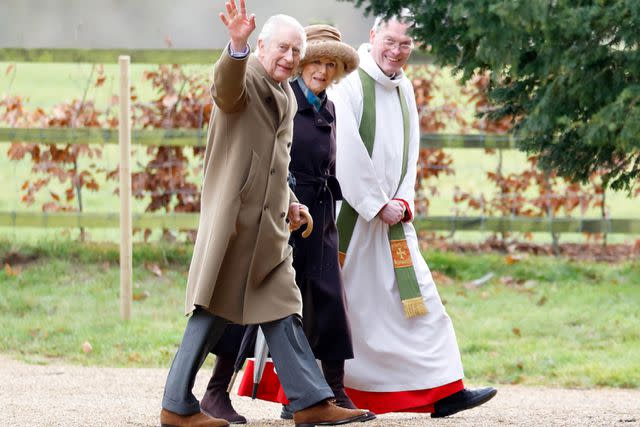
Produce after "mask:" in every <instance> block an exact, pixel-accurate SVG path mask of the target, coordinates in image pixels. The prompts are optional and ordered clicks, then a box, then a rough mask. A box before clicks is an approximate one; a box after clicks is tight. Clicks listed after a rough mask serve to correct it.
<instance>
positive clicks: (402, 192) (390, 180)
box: [329, 45, 464, 392]
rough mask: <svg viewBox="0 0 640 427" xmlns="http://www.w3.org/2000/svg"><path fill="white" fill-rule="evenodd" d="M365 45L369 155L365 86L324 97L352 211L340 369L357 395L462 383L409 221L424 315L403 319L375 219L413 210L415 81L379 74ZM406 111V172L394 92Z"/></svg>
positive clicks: (382, 227)
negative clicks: (397, 204)
mask: <svg viewBox="0 0 640 427" xmlns="http://www.w3.org/2000/svg"><path fill="white" fill-rule="evenodd" d="M369 48H370V46H369V45H362V46H361V47H360V49H359V50H358V54H359V55H360V67H361V68H362V69H363V70H364V71H365V72H367V74H369V75H370V76H372V77H373V78H374V80H375V81H376V85H375V91H376V92H375V96H376V131H375V143H374V148H373V153H372V155H371V157H370V156H369V154H368V153H367V150H366V148H365V146H364V144H363V143H362V139H361V138H360V134H359V132H358V129H359V126H360V120H361V117H362V103H363V99H362V84H361V82H360V77H359V75H358V72H357V71H355V72H353V73H351V74H350V75H349V76H347V77H346V78H345V79H343V80H342V81H341V82H340V83H339V84H337V85H334V87H333V89H332V90H331V91H330V93H329V99H331V100H332V101H333V102H334V104H335V107H336V118H337V119H336V125H337V140H336V145H337V153H336V175H337V177H338V180H339V181H340V186H341V188H342V192H343V196H344V198H345V200H346V201H347V202H348V203H349V204H350V205H351V206H352V207H353V208H354V209H355V210H356V211H357V212H358V214H359V217H358V221H357V223H356V226H355V229H354V232H353V237H352V238H351V242H350V244H349V248H348V251H347V255H346V259H345V264H344V267H343V275H344V284H345V289H346V296H347V303H348V314H349V320H350V323H351V332H352V336H353V347H354V353H355V357H354V359H352V360H347V361H346V365H345V385H346V386H347V387H349V388H354V389H358V390H362V391H373V392H393V391H408V390H423V389H430V388H434V387H438V386H441V385H444V384H448V383H451V382H454V381H457V380H460V379H462V377H463V376H464V374H463V370H462V362H461V360H460V352H459V350H458V344H457V342H456V336H455V332H454V330H453V325H452V323H451V319H450V318H449V316H448V314H447V312H446V310H445V308H444V306H443V305H442V301H441V300H440V296H439V295H438V291H437V289H436V286H435V284H434V282H433V279H432V277H431V272H430V271H429V267H427V264H426V262H425V260H424V258H423V257H422V255H421V253H420V249H419V247H418V240H417V237H416V232H415V229H414V227H413V224H411V223H404V224H403V228H404V232H405V234H406V238H407V244H408V246H409V250H410V252H411V259H412V261H413V265H414V268H415V271H416V276H417V279H418V283H419V286H420V292H421V293H422V296H423V297H424V301H425V303H426V306H427V309H428V310H429V313H428V314H427V315H425V316H419V317H414V318H411V319H408V318H407V317H406V316H405V315H404V312H403V308H402V303H401V302H400V295H399V292H398V285H397V283H396V279H395V273H394V270H393V261H392V258H391V250H390V248H389V238H388V225H386V224H385V223H383V222H382V221H381V220H380V219H378V218H377V217H376V214H377V213H378V212H379V211H380V209H381V208H382V207H383V206H384V205H385V204H386V203H387V202H389V200H391V199H392V198H401V199H404V200H406V201H407V202H408V203H409V206H410V207H411V211H412V212H413V210H414V196H415V191H414V184H415V179H416V163H417V160H418V150H419V143H420V127H419V119H418V113H417V109H416V103H415V98H414V94H413V89H412V86H411V82H410V81H409V80H408V79H407V77H406V76H404V74H403V75H402V76H400V77H398V78H396V79H393V80H392V79H390V78H389V77H387V76H386V75H384V73H383V72H382V71H381V70H380V68H378V66H377V64H376V63H375V61H374V60H373V58H372V57H371V55H370V53H369ZM397 86H400V89H401V90H402V92H403V94H404V96H405V99H406V100H407V104H408V107H409V112H410V129H411V134H410V148H409V159H408V168H407V173H406V175H405V178H404V180H403V182H402V184H401V185H400V187H399V188H398V183H399V180H400V176H401V173H402V152H403V122H402V111H401V108H400V102H399V99H398V94H397V91H396V87H397ZM396 190H397V191H396Z"/></svg>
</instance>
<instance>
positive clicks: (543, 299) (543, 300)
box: [536, 296, 547, 305]
mask: <svg viewBox="0 0 640 427" xmlns="http://www.w3.org/2000/svg"><path fill="white" fill-rule="evenodd" d="M546 302H547V297H544V296H543V297H542V298H540V299H539V300H538V302H537V303H536V304H537V305H545V304H546Z"/></svg>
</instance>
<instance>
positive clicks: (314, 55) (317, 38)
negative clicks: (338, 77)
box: [300, 24, 360, 74]
mask: <svg viewBox="0 0 640 427" xmlns="http://www.w3.org/2000/svg"><path fill="white" fill-rule="evenodd" d="M304 30H305V32H306V33H307V51H306V53H305V55H304V58H302V61H300V67H301V68H302V67H303V66H304V65H305V64H308V63H309V62H312V61H315V60H316V59H319V58H332V59H337V60H340V61H341V62H342V63H343V64H344V71H345V74H349V73H350V72H352V71H353V70H355V69H356V68H358V64H359V63H360V59H359V58H358V53H357V52H356V50H355V49H354V48H352V47H351V46H349V45H348V44H346V43H343V42H342V35H341V34H340V31H338V29H337V28H335V27H332V26H331V25H326V24H316V25H309V26H306V27H304Z"/></svg>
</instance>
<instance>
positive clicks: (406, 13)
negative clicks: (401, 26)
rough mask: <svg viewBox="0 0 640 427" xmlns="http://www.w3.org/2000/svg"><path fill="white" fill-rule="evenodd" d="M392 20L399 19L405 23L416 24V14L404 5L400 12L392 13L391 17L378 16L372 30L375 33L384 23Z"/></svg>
mask: <svg viewBox="0 0 640 427" xmlns="http://www.w3.org/2000/svg"><path fill="white" fill-rule="evenodd" d="M391 21H398V22H402V23H405V24H409V25H414V16H413V13H411V11H410V10H409V9H407V8H406V7H403V8H402V9H401V10H400V13H399V14H397V15H392V16H391V17H389V18H387V17H385V16H384V15H378V16H376V19H375V21H373V27H371V30H372V31H373V32H374V33H377V32H378V30H380V28H381V27H382V25H383V24H386V23H388V22H391Z"/></svg>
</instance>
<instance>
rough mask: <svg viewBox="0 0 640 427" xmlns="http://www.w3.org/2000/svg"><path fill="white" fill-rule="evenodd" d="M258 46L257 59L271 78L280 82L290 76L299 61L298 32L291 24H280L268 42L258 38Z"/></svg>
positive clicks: (299, 45)
mask: <svg viewBox="0 0 640 427" xmlns="http://www.w3.org/2000/svg"><path fill="white" fill-rule="evenodd" d="M258 48H259V50H258V52H259V53H258V59H259V60H260V63H261V64H262V66H263V67H264V69H265V70H267V73H268V74H269V76H271V78H272V79H273V80H275V81H276V82H278V83H282V82H284V81H286V80H287V79H288V78H289V77H291V75H292V74H293V72H294V71H295V70H296V69H297V68H298V64H299V63H300V56H301V50H302V39H301V37H300V32H298V30H297V29H295V28H294V27H292V26H289V25H282V26H280V27H279V28H277V29H276V30H274V32H273V34H272V35H271V37H270V38H269V41H268V43H265V42H264V40H258Z"/></svg>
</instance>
